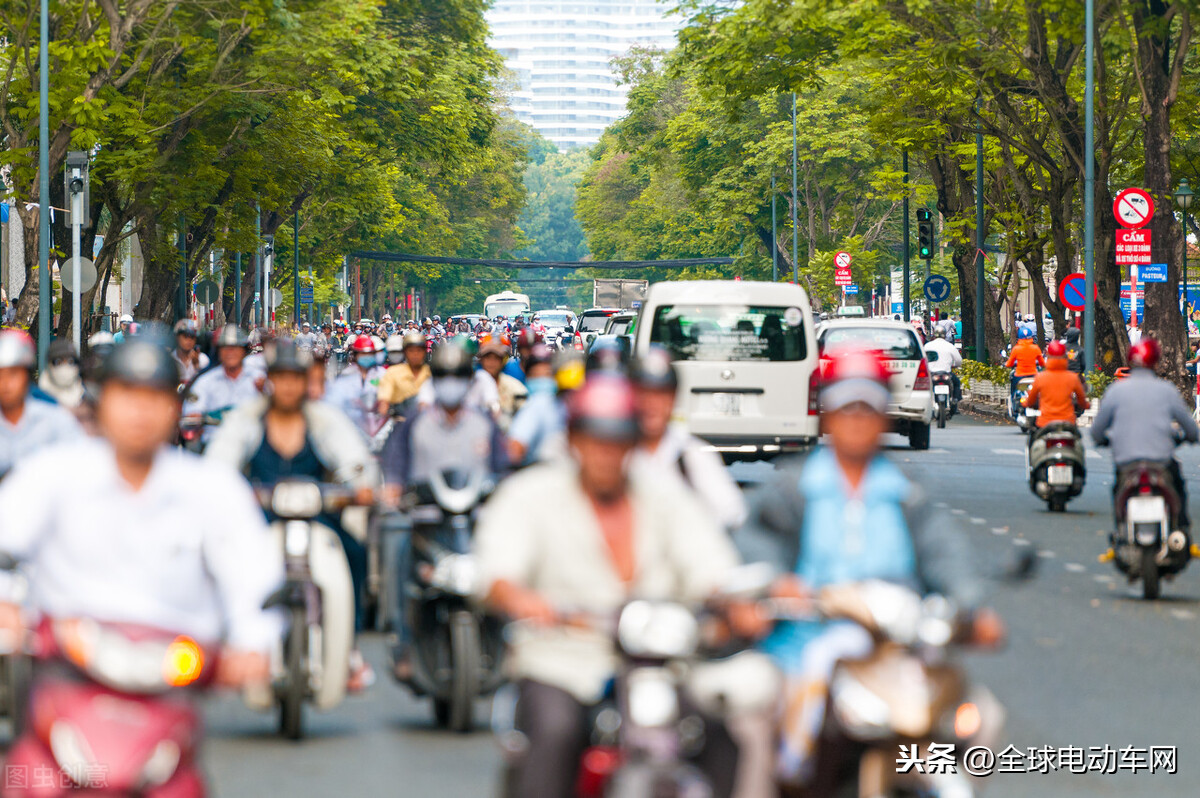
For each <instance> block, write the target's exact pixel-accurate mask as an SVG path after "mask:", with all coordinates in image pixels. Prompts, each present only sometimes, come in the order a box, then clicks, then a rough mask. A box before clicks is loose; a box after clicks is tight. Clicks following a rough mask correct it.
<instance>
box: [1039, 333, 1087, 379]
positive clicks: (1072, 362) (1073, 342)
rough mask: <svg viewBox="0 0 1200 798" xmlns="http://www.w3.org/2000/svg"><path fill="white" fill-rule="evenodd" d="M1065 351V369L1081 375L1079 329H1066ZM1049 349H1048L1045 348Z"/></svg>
mask: <svg viewBox="0 0 1200 798" xmlns="http://www.w3.org/2000/svg"><path fill="white" fill-rule="evenodd" d="M1064 343H1065V344H1066V350H1067V369H1068V370H1070V371H1073V372H1075V373H1076V374H1079V375H1082V374H1083V347H1082V346H1080V345H1079V328H1078V327H1068V328H1067V332H1066V336H1065V338H1064ZM1046 348H1047V349H1049V347H1048V346H1047V347H1046Z"/></svg>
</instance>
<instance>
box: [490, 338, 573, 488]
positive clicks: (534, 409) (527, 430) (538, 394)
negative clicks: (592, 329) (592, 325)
mask: <svg viewBox="0 0 1200 798" xmlns="http://www.w3.org/2000/svg"><path fill="white" fill-rule="evenodd" d="M529 358H530V359H529V366H528V369H529V372H528V375H527V378H526V379H527V384H528V387H529V399H528V400H527V401H526V402H525V404H524V405H522V406H521V409H520V410H518V411H517V415H516V416H514V417H513V422H512V424H511V425H509V428H508V457H509V459H510V460H511V461H512V462H513V463H515V464H518V465H530V464H532V463H536V462H540V461H543V460H549V459H552V458H554V457H556V456H557V455H559V454H560V453H562V452H564V451H565V449H566V446H565V436H566V431H567V407H566V399H567V396H568V395H569V394H570V393H571V392H572V391H575V390H577V389H578V388H579V387H580V386H581V385H583V381H584V376H585V374H586V372H585V369H584V360H583V358H582V357H580V355H579V353H578V352H576V351H575V350H574V349H568V350H566V351H563V352H560V353H558V354H557V355H555V354H553V353H551V351H550V349H549V347H547V346H546V345H545V344H537V345H536V346H534V347H533V348H532V349H531V350H530V351H529Z"/></svg>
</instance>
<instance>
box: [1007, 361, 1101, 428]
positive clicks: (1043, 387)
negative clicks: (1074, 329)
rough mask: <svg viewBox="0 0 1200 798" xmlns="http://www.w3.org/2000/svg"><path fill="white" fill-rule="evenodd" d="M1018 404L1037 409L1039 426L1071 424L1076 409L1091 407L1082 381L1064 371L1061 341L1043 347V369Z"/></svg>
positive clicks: (1074, 374)
mask: <svg viewBox="0 0 1200 798" xmlns="http://www.w3.org/2000/svg"><path fill="white" fill-rule="evenodd" d="M1022 404H1024V405H1025V407H1040V408H1041V411H1042V412H1041V414H1040V415H1039V416H1038V420H1037V425H1038V426H1039V427H1044V426H1046V425H1047V424H1050V423H1052V422H1055V421H1067V422H1070V423H1071V424H1074V423H1075V421H1076V418H1075V414H1076V411H1077V409H1078V412H1083V411H1084V410H1087V409H1088V408H1089V407H1091V403H1090V402H1088V398H1087V388H1085V387H1084V385H1083V381H1082V380H1081V379H1079V375H1078V374H1076V373H1075V372H1073V371H1071V370H1070V369H1068V368H1067V347H1066V346H1065V345H1064V344H1063V343H1062V341H1051V342H1050V343H1048V344H1046V369H1045V371H1042V372H1041V373H1040V374H1038V375H1037V376H1036V377H1034V378H1033V385H1032V386H1031V387H1030V388H1029V393H1028V394H1026V396H1025V399H1024V400H1023V402H1022ZM1032 440H1033V439H1032V437H1031V438H1030V441H1032Z"/></svg>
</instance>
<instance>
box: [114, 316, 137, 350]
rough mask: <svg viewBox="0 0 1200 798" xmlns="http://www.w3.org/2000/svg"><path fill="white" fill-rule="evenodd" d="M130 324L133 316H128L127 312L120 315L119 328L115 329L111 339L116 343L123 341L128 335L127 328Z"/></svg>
mask: <svg viewBox="0 0 1200 798" xmlns="http://www.w3.org/2000/svg"><path fill="white" fill-rule="evenodd" d="M132 325H133V316H130V315H129V314H128V313H126V314H124V315H123V316H121V319H120V327H121V329H119V330H117V332H116V334H115V335H113V340H114V341H116V342H117V343H118V344H119V343H123V342H124V341H125V338H126V337H127V336H128V335H129V328H130V326H132Z"/></svg>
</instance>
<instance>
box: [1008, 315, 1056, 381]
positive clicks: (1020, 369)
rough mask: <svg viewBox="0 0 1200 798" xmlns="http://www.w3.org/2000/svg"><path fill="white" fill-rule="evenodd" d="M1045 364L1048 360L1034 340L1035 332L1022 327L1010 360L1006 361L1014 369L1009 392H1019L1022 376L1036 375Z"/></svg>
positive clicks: (1009, 357)
mask: <svg viewBox="0 0 1200 798" xmlns="http://www.w3.org/2000/svg"><path fill="white" fill-rule="evenodd" d="M1045 365H1046V361H1045V360H1044V359H1043V358H1042V350H1041V347H1039V346H1038V345H1037V344H1036V343H1034V341H1033V333H1032V332H1030V330H1029V329H1028V328H1027V327H1022V328H1021V329H1020V331H1019V332H1018V333H1017V344H1016V346H1014V347H1013V348H1012V352H1011V353H1010V354H1009V356H1008V360H1007V361H1005V363H1004V367H1005V368H1010V369H1012V370H1013V373H1012V380H1011V382H1010V383H1009V386H1008V392H1009V393H1010V394H1015V393H1016V392H1017V382H1019V381H1020V379H1021V378H1022V377H1032V376H1034V375H1036V374H1037V373H1038V369H1039V368H1041V367H1043V366H1045Z"/></svg>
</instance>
